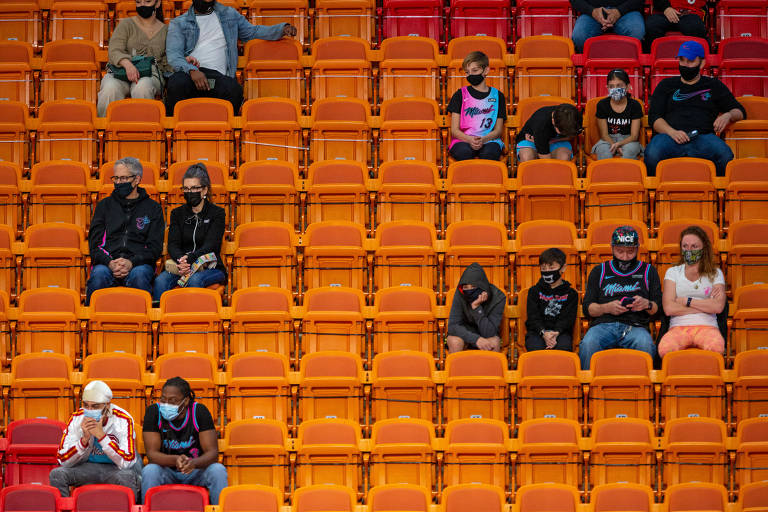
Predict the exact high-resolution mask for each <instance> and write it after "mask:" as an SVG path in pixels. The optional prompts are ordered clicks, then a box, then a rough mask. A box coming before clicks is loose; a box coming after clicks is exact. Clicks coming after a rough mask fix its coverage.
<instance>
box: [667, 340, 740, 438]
mask: <svg viewBox="0 0 768 512" xmlns="http://www.w3.org/2000/svg"><path fill="white" fill-rule="evenodd" d="M724 402H725V384H724V382H723V356H722V355H721V354H718V353H716V352H710V351H707V350H699V349H690V350H679V351H677V352H670V353H668V354H666V355H665V356H664V359H663V360H662V362H661V417H660V418H659V423H661V424H662V425H663V423H664V422H665V421H669V420H671V419H673V418H685V417H692V416H697V417H698V416H701V417H708V418H718V419H721V418H723V416H724V412H725V407H724V406H725V403H724Z"/></svg>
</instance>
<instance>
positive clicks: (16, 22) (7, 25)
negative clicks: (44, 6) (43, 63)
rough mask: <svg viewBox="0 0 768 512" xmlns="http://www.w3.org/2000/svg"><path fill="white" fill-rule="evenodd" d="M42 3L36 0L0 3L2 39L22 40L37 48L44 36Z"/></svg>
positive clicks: (0, 32) (0, 37)
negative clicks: (39, 3)
mask: <svg viewBox="0 0 768 512" xmlns="http://www.w3.org/2000/svg"><path fill="white" fill-rule="evenodd" d="M41 19H42V17H41V12H40V5H38V3H37V2H36V1H23V0H22V1H8V2H3V3H2V5H0V40H3V41H21V42H24V43H29V44H31V45H33V46H34V47H35V48H38V47H39V46H40V42H41V40H42V38H43V37H42V36H43V26H42V23H41Z"/></svg>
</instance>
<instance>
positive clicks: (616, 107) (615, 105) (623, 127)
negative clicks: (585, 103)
mask: <svg viewBox="0 0 768 512" xmlns="http://www.w3.org/2000/svg"><path fill="white" fill-rule="evenodd" d="M595 117H596V118H597V128H598V130H599V131H600V140H599V141H597V143H596V144H595V145H594V146H592V153H594V155H595V156H596V157H597V159H598V160H604V159H606V158H613V157H614V156H616V155H618V156H620V157H622V158H631V159H633V160H634V159H636V158H637V157H638V156H640V154H641V153H642V152H643V146H641V145H640V142H638V141H639V140H640V130H641V128H642V124H643V106H642V105H641V104H640V102H639V101H637V100H636V99H634V98H633V97H632V96H631V95H630V85H629V75H628V74H627V72H626V71H624V70H623V69H614V70H612V71H609V72H608V97H606V98H603V99H602V100H600V101H599V102H598V103H597V107H596V110H595Z"/></svg>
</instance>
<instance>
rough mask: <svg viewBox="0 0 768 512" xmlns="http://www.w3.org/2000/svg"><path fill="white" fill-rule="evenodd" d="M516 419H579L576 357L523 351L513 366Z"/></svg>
mask: <svg viewBox="0 0 768 512" xmlns="http://www.w3.org/2000/svg"><path fill="white" fill-rule="evenodd" d="M517 369H518V372H519V373H520V378H519V381H518V384H517V418H518V421H525V420H529V419H533V418H568V419H572V420H577V421H578V420H580V419H581V418H580V416H581V409H582V406H581V403H582V394H581V382H580V381H579V358H578V356H577V355H576V354H574V353H572V352H563V351H560V350H557V351H553V350H538V351H534V352H526V353H524V354H522V355H521V356H520V358H519V359H518V363H517Z"/></svg>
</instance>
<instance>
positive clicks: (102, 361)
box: [83, 352, 147, 435]
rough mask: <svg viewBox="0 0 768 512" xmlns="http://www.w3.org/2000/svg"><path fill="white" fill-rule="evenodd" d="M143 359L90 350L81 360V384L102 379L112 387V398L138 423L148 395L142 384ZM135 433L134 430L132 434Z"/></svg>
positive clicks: (142, 416) (141, 420)
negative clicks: (93, 352)
mask: <svg viewBox="0 0 768 512" xmlns="http://www.w3.org/2000/svg"><path fill="white" fill-rule="evenodd" d="M146 364H147V363H146V360H145V359H144V358H143V357H140V356H138V355H136V354H131V353H127V354H125V353H120V352H106V353H101V354H91V355H89V356H88V357H86V358H85V361H84V362H83V373H84V374H85V375H84V377H85V380H84V382H83V384H84V385H86V384H87V383H89V382H91V381H92V380H101V381H103V382H105V383H106V384H107V386H109V388H110V389H111V390H112V400H111V402H112V403H113V404H115V405H117V406H118V407H122V408H123V409H125V410H126V411H128V412H129V413H130V415H131V417H132V418H133V419H134V421H135V422H136V423H137V424H141V423H142V422H143V421H144V411H145V410H146V408H147V395H146V393H145V387H144V367H145V366H146ZM134 435H135V434H134Z"/></svg>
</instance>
